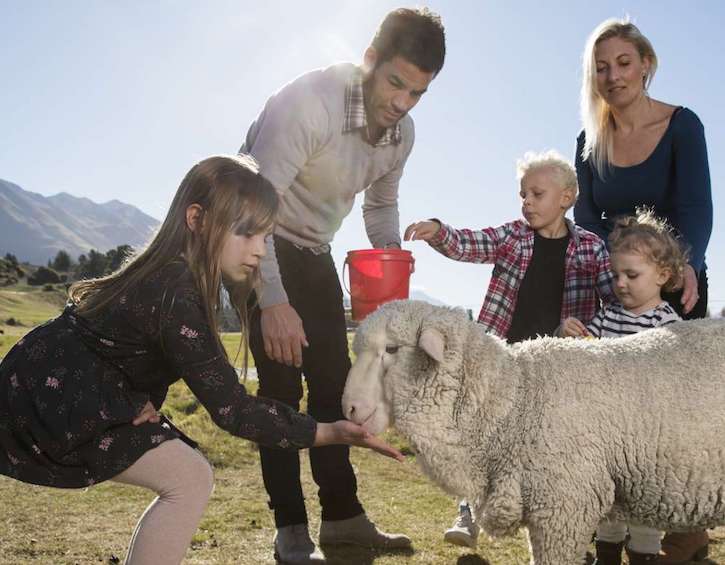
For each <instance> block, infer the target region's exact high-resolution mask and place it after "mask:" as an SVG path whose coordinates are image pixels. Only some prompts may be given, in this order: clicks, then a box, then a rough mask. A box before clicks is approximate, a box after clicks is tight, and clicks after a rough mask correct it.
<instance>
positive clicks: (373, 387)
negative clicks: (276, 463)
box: [342, 302, 443, 434]
mask: <svg viewBox="0 0 725 565" xmlns="http://www.w3.org/2000/svg"><path fill="white" fill-rule="evenodd" d="M421 305H422V306H421ZM430 308H431V307H430V306H429V305H427V304H425V303H416V302H392V303H389V304H386V305H384V306H382V307H381V308H380V309H378V310H377V311H376V312H375V313H373V314H372V315H370V316H369V317H368V318H367V319H366V320H365V321H364V322H363V323H362V324H361V325H360V327H359V328H358V330H357V333H356V334H355V341H354V342H353V350H354V352H355V354H356V360H355V363H354V364H353V366H352V368H351V369H350V372H349V373H348V377H347V384H346V386H345V392H344V394H343V397H342V409H343V413H344V414H345V417H346V418H348V419H349V420H352V421H353V422H356V423H358V424H361V425H363V426H364V427H365V428H366V429H367V430H368V431H369V432H371V433H373V434H378V433H381V432H383V431H384V430H385V429H386V428H388V427H389V426H390V425H391V424H392V423H393V412H392V400H393V399H392V384H391V381H392V380H394V378H395V376H396V375H397V374H398V373H401V372H403V373H409V372H411V369H412V368H413V367H415V366H420V365H421V363H425V364H427V363H429V362H430V359H431V358H433V359H438V360H439V361H440V360H441V358H442V356H443V338H442V336H441V335H440V334H439V333H438V332H435V331H434V330H430V331H427V330H425V329H422V330H421V322H422V318H423V315H424V314H425V313H428V312H429V309H430Z"/></svg>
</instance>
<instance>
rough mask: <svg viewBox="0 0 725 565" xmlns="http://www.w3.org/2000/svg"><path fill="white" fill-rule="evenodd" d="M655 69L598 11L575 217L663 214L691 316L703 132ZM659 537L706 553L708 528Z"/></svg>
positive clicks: (707, 206) (584, 95)
mask: <svg viewBox="0 0 725 565" xmlns="http://www.w3.org/2000/svg"><path fill="white" fill-rule="evenodd" d="M656 70H657V55H656V54H655V51H654V48H653V47H652V44H651V43H650V41H649V40H648V39H647V38H646V37H645V36H644V35H642V33H641V32H640V31H639V29H637V27H636V26H635V25H634V24H632V23H630V22H628V21H621V20H614V19H611V20H607V21H605V22H603V23H602V24H600V25H599V26H598V27H597V28H596V29H595V30H594V31H593V32H592V33H591V35H590V36H589V39H588V40H587V43H586V47H585V49H584V54H583V80H582V90H581V114H582V121H583V125H584V131H583V132H582V133H581V134H580V135H579V138H578V140H577V149H576V169H577V178H578V181H579V190H580V196H579V199H578V201H577V204H576V206H575V207H574V219H575V220H576V222H577V224H579V225H581V226H582V227H584V228H585V229H588V230H590V231H593V232H595V233H597V234H599V235H600V236H601V237H602V239H604V240H605V241H607V240H608V236H609V233H610V232H611V230H612V227H613V225H614V223H615V221H616V219H617V217H619V216H623V215H632V214H634V213H635V210H636V208H638V207H640V206H646V207H648V208H651V209H652V210H653V212H654V213H655V214H656V215H657V216H659V217H662V218H664V219H665V220H666V221H667V222H668V223H669V224H670V225H671V226H673V228H674V229H675V232H676V233H677V234H678V236H679V238H680V239H681V241H682V243H683V244H684V245H685V246H686V247H687V248H688V249H689V257H690V259H689V263H688V265H687V266H686V268H685V273H684V286H683V289H682V290H681V291H679V292H677V293H665V294H664V298H665V299H666V300H668V302H670V303H671V304H672V306H673V307H674V308H675V310H676V311H677V312H678V313H679V314H680V315H681V316H682V317H683V318H685V319H688V318H699V317H704V316H705V314H706V312H707V274H706V265H705V250H706V248H707V244H708V241H709V239H710V233H711V231H712V196H711V190H710V173H709V167H708V159H707V148H706V144H705V135H704V130H703V126H702V123H701V122H700V120H699V118H698V117H697V115H695V113H694V112H693V111H692V110H689V109H687V108H684V107H682V106H677V105H672V104H667V103H665V102H661V101H659V100H655V99H653V98H651V97H650V95H649V92H648V88H649V86H650V83H651V82H652V79H653V77H654V74H655V71H656ZM662 547H663V552H664V555H663V556H661V557H660V560H659V563H664V564H667V565H673V564H677V563H686V562H688V561H689V560H690V559H691V558H693V557H704V556H705V555H706V554H707V534H706V533H705V532H697V533H694V534H677V535H673V534H669V535H668V536H666V537H665V539H664V540H663V546H662ZM615 562H616V561H612V563H615ZM604 563H609V561H606V562H605V561H602V562H601V563H600V565H604ZM617 563H618V562H617Z"/></svg>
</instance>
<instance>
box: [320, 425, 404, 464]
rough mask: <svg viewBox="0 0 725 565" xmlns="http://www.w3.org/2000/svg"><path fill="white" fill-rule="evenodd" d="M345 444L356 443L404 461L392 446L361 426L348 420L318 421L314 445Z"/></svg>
mask: <svg viewBox="0 0 725 565" xmlns="http://www.w3.org/2000/svg"><path fill="white" fill-rule="evenodd" d="M333 444H345V445H356V446H358V447H365V448H367V449H372V450H373V451H377V452H378V453H380V454H381V455H385V456H386V457H391V458H393V459H396V460H398V461H404V460H405V457H404V456H403V454H402V453H400V451H398V450H397V449H395V448H394V447H393V446H391V445H388V444H387V443H385V442H384V441H383V440H382V439H380V438H377V437H375V436H374V435H372V434H371V433H370V432H368V431H367V430H365V428H363V427H362V426H359V425H358V424H356V423H354V422H350V421H349V420H338V421H337V422H332V423H330V424H327V423H323V422H319V423H318V424H317V434H316V435H315V443H314V446H315V447H320V446H323V445H333Z"/></svg>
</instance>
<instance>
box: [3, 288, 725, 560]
mask: <svg viewBox="0 0 725 565" xmlns="http://www.w3.org/2000/svg"><path fill="white" fill-rule="evenodd" d="M58 308H59V306H56V307H52V305H51V304H50V303H48V304H47V305H46V301H45V300H41V297H39V296H38V295H37V293H35V294H34V295H33V296H17V295H14V294H12V293H10V294H8V293H7V291H5V290H3V291H0V319H1V320H5V319H6V318H7V317H8V316H9V315H15V316H16V317H19V318H20V319H21V320H23V321H25V320H27V321H28V323H30V322H36V323H37V322H40V321H43V320H45V319H46V318H49V317H52V316H53V315H55V314H56V313H57V312H58ZM10 312H12V313H13V314H9V313H10ZM2 327H3V329H6V328H7V326H2ZM17 329H18V330H19V331H21V332H23V333H24V332H25V331H27V330H28V329H29V326H25V327H22V328H17ZM13 335H14V334H13ZM0 337H3V336H0ZM5 337H7V334H6V336H5ZM11 337H12V336H11ZM225 338H226V339H227V340H228V341H229V343H235V344H236V343H238V335H237V336H236V338H235V337H234V336H233V335H230V336H225ZM235 339H236V340H237V341H236V342H235V341H234V340H235ZM227 345H229V344H227ZM235 347H236V346H235ZM235 351H236V349H233V350H232V352H231V353H230V356H231V358H233V357H234V352H235ZM0 355H2V353H1V352H0ZM246 386H247V388H248V390H249V391H250V392H251V393H254V392H256V383H255V381H251V380H250V381H248V382H247V383H246ZM164 412H165V413H166V414H167V416H169V417H171V418H172V419H173V420H174V422H175V423H176V424H177V425H178V426H179V427H180V428H181V429H182V430H184V431H185V432H186V433H187V434H188V435H190V436H191V437H193V438H194V439H196V440H197V441H199V442H200V445H201V449H202V450H203V451H204V453H205V455H206V456H207V457H208V459H209V460H210V461H211V462H212V464H213V465H214V468H215V475H216V481H215V483H216V488H215V490H214V493H213V495H212V498H211V501H210V503H209V506H208V508H207V510H206V513H205V514H204V517H203V519H202V521H201V524H200V526H199V529H198V531H197V532H196V535H195V536H194V540H193V542H192V545H191V547H190V549H189V550H188V552H187V555H186V559H185V560H184V563H185V564H189V565H190V564H195V565H196V564H199V565H200V564H220V565H226V564H235V565H259V564H263V563H264V564H266V563H272V562H273V560H272V549H271V547H272V546H271V540H272V535H273V533H274V529H273V528H274V526H273V522H272V517H271V512H270V511H269V510H268V508H267V505H266V498H267V497H266V493H265V491H264V487H263V485H262V479H261V472H260V468H259V462H258V454H257V449H256V447H255V446H254V445H253V444H251V443H249V442H247V441H243V440H240V439H238V438H235V437H232V436H231V435H229V434H227V433H225V432H223V431H222V430H220V429H219V428H217V427H216V426H215V425H214V424H213V423H212V422H211V420H210V418H209V416H208V414H207V413H206V411H205V410H204V409H203V408H202V407H201V406H200V405H199V403H198V401H197V400H196V399H195V398H194V397H193V396H192V394H191V393H190V392H189V390H188V388H187V387H186V385H185V384H183V383H177V384H175V385H174V386H172V387H171V389H170V391H169V395H168V398H167V401H166V404H165V405H164ZM386 438H387V439H388V440H389V441H390V442H391V443H393V444H394V445H396V446H398V447H399V448H401V449H402V450H403V452H404V453H406V454H407V456H406V461H405V462H404V463H397V462H395V461H392V460H389V459H385V458H383V457H381V456H378V455H376V454H374V453H371V452H369V451H366V450H362V449H358V448H353V449H352V461H353V465H354V467H355V470H356V473H357V477H358V486H359V495H360V498H361V500H362V502H363V504H364V506H365V508H366V510H367V512H368V514H369V515H370V516H371V517H372V518H373V519H374V520H375V521H376V522H377V523H378V524H379V525H380V526H381V527H382V528H384V529H387V530H389V531H401V532H405V533H407V534H408V535H410V536H411V538H412V539H413V542H414V548H413V550H412V551H411V552H402V553H401V552H392V553H390V552H388V553H386V552H376V551H371V550H366V549H358V548H350V547H347V548H345V547H342V548H337V549H329V550H328V551H327V556H328V560H329V562H330V563H331V564H332V565H358V564H360V565H372V564H373V563H374V564H375V565H403V564H415V565H418V564H421V565H422V564H425V565H430V564H448V563H450V564H456V565H522V564H524V563H528V550H527V546H526V542H525V538H524V535H523V532H520V533H519V534H517V535H516V536H515V537H513V538H505V539H498V540H491V539H488V538H487V537H486V536H485V535H482V536H481V538H480V539H479V545H478V548H477V549H476V550H475V551H474V550H469V549H466V548H460V547H455V546H450V545H446V544H444V543H443V542H442V534H443V530H444V529H445V528H446V527H448V526H449V525H450V522H451V520H452V519H453V518H454V515H455V500H453V499H452V498H451V497H449V496H447V495H445V494H444V493H443V492H442V491H440V490H439V489H437V488H436V487H435V486H433V485H432V484H431V483H430V482H429V481H428V480H427V479H426V478H425V477H424V476H423V475H422V473H421V471H420V470H419V468H418V466H417V464H416V462H415V458H414V456H412V455H410V450H409V449H408V448H407V445H406V443H405V441H404V440H402V439H401V438H400V437H399V436H397V435H395V434H394V433H393V432H389V433H388V434H386ZM301 454H302V455H301V457H302V469H303V486H304V489H305V493H306V495H307V505H308V512H309V516H310V522H311V530H312V532H313V535H314V533H316V531H317V529H318V527H319V515H320V509H319V505H318V503H317V500H316V498H317V497H316V495H315V493H316V490H317V489H316V486H315V485H314V483H313V482H312V479H311V475H310V471H309V463H308V457H307V453H306V451H302V452H301ZM152 499H153V495H152V494H151V493H150V492H149V491H146V490H144V489H141V488H135V487H129V486H122V485H117V484H114V483H111V482H107V483H103V484H100V485H97V486H95V487H93V488H90V489H87V490H82V491H77V490H58V489H50V488H43V487H36V486H31V485H26V484H24V483H20V482H17V481H14V480H12V479H9V478H7V477H2V476H0V515H1V516H2V527H1V528H0V565H19V564H31V565H41V564H53V565H75V564H81V565H85V564H89V563H114V562H118V561H115V559H120V560H121V561H123V557H124V555H125V551H126V548H127V545H128V541H129V539H130V536H131V533H132V532H133V528H134V525H135V523H136V521H137V520H138V518H139V516H140V515H141V513H142V512H143V510H144V508H145V507H146V506H147V505H148V503H149V502H150V501H151V500H152ZM712 537H713V538H714V541H713V543H712V544H711V558H712V560H711V561H705V562H700V564H699V565H706V564H708V563H709V564H713V563H719V562H722V563H725V544H724V543H723V541H724V540H725V529H718V530H715V531H714V532H712Z"/></svg>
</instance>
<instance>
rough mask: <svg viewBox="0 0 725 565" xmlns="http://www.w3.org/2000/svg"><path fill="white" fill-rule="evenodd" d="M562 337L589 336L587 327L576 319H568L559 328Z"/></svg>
mask: <svg viewBox="0 0 725 565" xmlns="http://www.w3.org/2000/svg"><path fill="white" fill-rule="evenodd" d="M559 335H560V336H561V337H586V336H588V335H589V332H588V331H587V327H586V326H585V325H584V324H582V323H581V322H580V321H579V320H577V319H576V318H567V319H566V320H564V321H563V322H562V323H561V326H560V327H559Z"/></svg>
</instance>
